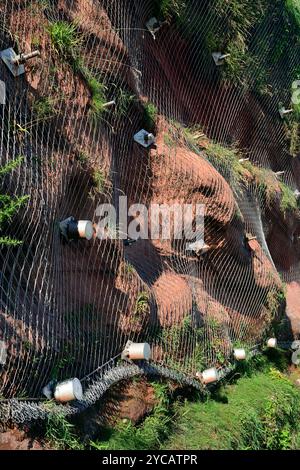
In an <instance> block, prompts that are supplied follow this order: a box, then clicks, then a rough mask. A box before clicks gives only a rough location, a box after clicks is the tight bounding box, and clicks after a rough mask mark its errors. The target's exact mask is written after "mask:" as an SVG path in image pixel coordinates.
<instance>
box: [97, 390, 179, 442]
mask: <svg viewBox="0 0 300 470" xmlns="http://www.w3.org/2000/svg"><path fill="white" fill-rule="evenodd" d="M152 386H153V387H154V391H155V397H156V400H157V403H156V405H155V407H154V409H153V411H152V413H151V415H150V416H148V417H146V419H145V420H144V421H143V423H142V424H141V425H140V426H134V424H133V423H132V422H131V421H129V420H124V421H121V422H120V423H119V424H118V425H117V426H116V428H115V429H113V430H112V429H110V430H109V429H107V430H106V432H105V433H104V434H106V435H104V436H103V437H104V438H103V439H101V441H96V442H91V446H92V448H95V449H98V450H108V449H109V450H149V449H158V448H159V447H160V445H161V443H162V442H163V441H164V440H165V439H166V438H167V436H168V433H169V432H170V429H171V426H172V421H173V419H174V409H173V407H172V403H171V399H170V392H169V389H168V386H167V385H164V384H161V383H155V382H154V383H152Z"/></svg>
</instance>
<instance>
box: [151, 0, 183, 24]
mask: <svg viewBox="0 0 300 470" xmlns="http://www.w3.org/2000/svg"><path fill="white" fill-rule="evenodd" d="M154 6H155V14H156V15H157V16H158V17H159V18H164V19H167V20H170V19H171V18H172V17H173V16H175V17H177V18H179V17H180V15H182V12H183V10H184V8H185V7H186V2H185V0H154Z"/></svg>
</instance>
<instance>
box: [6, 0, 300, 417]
mask: <svg viewBox="0 0 300 470" xmlns="http://www.w3.org/2000/svg"><path fill="white" fill-rule="evenodd" d="M287 3H288V2H287ZM291 3H292V2H291ZM0 11H1V23H0V24H1V28H0V35H1V36H0V38H1V48H0V49H1V50H2V51H3V50H7V49H8V48H13V49H14V51H15V53H16V54H21V53H28V52H30V51H33V50H38V51H39V53H40V55H39V56H37V57H35V58H33V59H31V60H28V61H26V63H25V74H22V75H20V76H18V77H14V76H13V74H12V73H11V70H10V69H9V68H8V67H7V64H6V63H5V61H4V60H1V63H0V74H1V75H0V79H1V83H4V84H5V91H6V99H5V103H4V104H2V105H0V113H1V140H0V144H1V168H7V165H8V167H9V165H10V164H11V163H12V167H11V171H9V172H7V171H5V172H4V171H3V172H2V173H1V172H0V178H1V185H2V189H1V199H0V202H1V206H0V209H1V208H4V210H5V211H6V212H5V215H4V216H2V215H1V218H0V228H1V236H2V238H1V240H2V242H3V243H2V245H1V277H0V288H1V291H0V302H1V303H0V335H1V336H0V340H2V341H3V342H4V344H5V348H6V350H7V358H6V361H5V363H3V365H2V366H0V367H1V369H0V392H1V396H2V401H1V402H0V403H1V404H0V413H1V415H0V416H1V419H8V418H12V419H14V420H15V421H24V420H27V419H31V418H35V417H44V416H45V415H46V414H47V412H49V411H50V410H51V409H52V410H53V409H54V410H55V409H56V407H59V408H61V406H59V405H53V404H52V402H51V403H50V404H49V403H48V402H46V403H44V402H40V401H39V400H40V399H42V397H43V395H42V389H43V387H44V386H45V385H46V384H47V383H48V382H49V381H50V380H58V381H59V380H63V379H66V378H69V377H78V378H79V379H80V380H81V381H82V384H83V385H84V390H85V393H84V400H83V401H82V402H81V403H77V404H75V405H67V406H64V407H63V409H64V411H65V412H66V413H73V412H77V411H79V410H80V409H83V408H84V407H86V406H89V405H90V404H91V403H93V402H95V401H96V400H97V399H99V397H100V396H101V395H102V394H103V393H104V392H105V391H106V390H107V389H108V388H109V386H110V385H112V384H113V383H116V382H117V381H118V380H121V379H122V378H127V377H131V376H133V375H135V374H144V373H150V374H156V375H162V376H165V377H168V378H170V379H173V380H177V381H179V382H182V383H188V384H189V385H193V386H195V387H199V388H202V384H201V383H200V382H199V381H197V379H196V373H197V372H199V371H203V370H204V369H207V368H209V367H216V368H217V369H224V370H226V368H228V367H230V365H231V363H232V361H233V357H232V351H233V348H235V347H242V348H245V349H247V350H249V349H251V348H253V347H255V346H256V345H257V344H261V343H263V342H265V340H266V338H268V337H270V336H277V337H278V338H280V337H282V338H287V337H288V338H290V337H291V336H292V331H291V329H292V328H293V333H294V334H296V335H297V334H298V332H299V331H300V325H298V323H297V319H296V320H295V318H294V319H293V322H294V323H293V324H291V320H290V319H289V318H287V317H286V315H285V294H286V286H285V285H284V283H287V285H288V287H287V289H290V290H291V291H292V294H293V295H292V296H291V297H292V299H293V298H295V296H296V299H297V298H298V297H297V296H298V294H299V292H300V285H299V282H300V273H299V260H300V242H299V238H300V223H299V222H300V215H299V210H298V192H297V186H298V187H299V185H300V166H299V158H298V154H299V123H300V120H299V118H300V108H299V109H298V103H297V102H296V101H297V100H296V99H293V102H292V96H295V95H297V93H298V91H297V90H298V88H297V87H298V84H297V80H298V79H299V78H300V69H299V44H300V43H299V31H300V21H299V16H298V15H297V12H298V10H297V9H295V10H294V9H293V8H292V6H291V4H287V5H285V4H284V2H282V1H279V0H275V1H272V2H271V1H269V0H259V1H257V2H256V4H255V5H253V2H251V1H250V0H241V1H238V0H230V1H225V0H210V1H208V0H185V1H183V0H165V1H159V0H155V1H154V0H134V1H133V0H84V1H83V0H36V1H34V0H24V1H21V0H15V1H8V0H7V1H6V0H1V1H0ZM153 17H154V18H155V21H154V25H155V27H153V23H151V24H152V26H151V24H149V23H148V22H149V20H150V19H151V18H153ZM213 53H220V54H219V55H221V56H222V54H224V55H226V57H224V58H223V59H222V57H221V58H220V59H219V61H218V60H217V63H216V62H215V60H214V58H213V56H212V54H213ZM227 54H228V55H227ZM111 101H114V102H115V104H114V105H107V103H110V102H111ZM279 110H280V111H281V115H280V113H279ZM140 129H146V130H147V131H148V132H151V133H153V134H154V135H155V145H153V146H150V147H148V148H144V147H143V146H141V145H139V144H138V143H137V142H135V141H134V139H133V136H134V135H135V134H136V133H137V132H138V131H139V130H140ZM4 173H5V174H4ZM120 196H126V197H127V202H128V206H131V205H132V204H143V205H145V206H146V207H147V208H149V210H150V211H151V207H152V205H153V204H167V205H172V204H179V205H183V204H191V205H195V204H204V240H205V243H206V244H207V247H208V249H207V251H206V252H205V253H201V255H200V256H198V255H196V254H195V253H193V252H190V251H188V250H187V249H186V239H185V238H184V237H182V238H181V239H177V237H176V236H175V235H176V234H175V231H173V232H172V233H171V236H170V237H169V238H168V237H166V238H165V239H163V238H162V237H158V238H154V237H151V236H150V238H146V237H145V238H139V239H138V240H137V241H136V242H135V243H132V244H131V243H128V244H126V243H124V240H122V239H120V238H118V237H117V238H113V237H108V238H106V239H100V238H99V237H94V238H93V239H92V240H86V239H79V240H76V241H66V240H64V239H63V237H62V236H61V231H60V225H59V224H60V222H61V221H63V220H65V219H67V218H68V217H70V216H73V217H74V218H75V219H76V220H90V221H92V222H93V223H94V224H95V226H96V224H97V220H98V218H97V208H98V207H99V205H101V204H113V205H114V207H115V208H116V209H118V207H119V204H120V202H119V201H120V199H119V198H120ZM8 198H9V199H8ZM17 198H18V199H17ZM20 198H21V202H20V203H19V204H18V201H20ZM8 201H9V202H8ZM13 202H15V204H17V209H18V210H17V211H15V212H14V213H10V212H7V207H8V204H10V206H9V207H11V204H13ZM131 219H132V217H130V216H128V221H129V220H131ZM2 221H5V222H6V223H2ZM7 221H9V223H7ZM146 228H148V227H146ZM117 230H120V225H119V220H117ZM12 239H13V240H14V242H12V241H11V240H12ZM5 240H6V243H4V242H5ZM7 240H10V242H7ZM16 240H18V241H21V242H22V243H18V242H17V241H16ZM293 296H294V297H293ZM294 303H296V304H297V301H296V302H295V301H294ZM299 314H300V312H299ZM128 340H131V341H134V342H148V343H149V344H150V345H151V349H152V361H151V363H149V364H144V363H141V364H137V365H133V364H127V365H126V363H125V364H124V363H121V353H122V351H123V350H124V347H125V345H126V343H127V341H128Z"/></svg>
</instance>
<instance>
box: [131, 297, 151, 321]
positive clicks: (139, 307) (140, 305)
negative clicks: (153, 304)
mask: <svg viewBox="0 0 300 470" xmlns="http://www.w3.org/2000/svg"><path fill="white" fill-rule="evenodd" d="M148 310H149V294H148V293H147V292H145V291H142V292H140V293H139V294H138V296H137V299H136V304H135V310H134V314H135V316H137V317H140V316H142V315H144V314H145V313H147V312H148Z"/></svg>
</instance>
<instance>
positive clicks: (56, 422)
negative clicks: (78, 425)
mask: <svg viewBox="0 0 300 470" xmlns="http://www.w3.org/2000/svg"><path fill="white" fill-rule="evenodd" d="M45 438H46V440H47V441H48V442H49V444H50V446H51V447H53V448H55V449H58V450H62V449H71V450H82V449H83V448H84V446H83V444H82V443H80V440H79V438H78V436H77V435H76V433H75V428H74V425H72V424H71V423H70V422H69V421H68V420H67V419H66V417H65V416H64V415H63V414H59V413H57V411H55V413H51V414H49V415H48V417H47V422H46V432H45Z"/></svg>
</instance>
